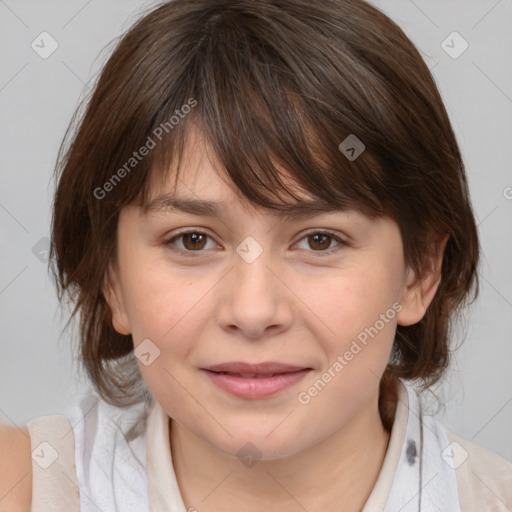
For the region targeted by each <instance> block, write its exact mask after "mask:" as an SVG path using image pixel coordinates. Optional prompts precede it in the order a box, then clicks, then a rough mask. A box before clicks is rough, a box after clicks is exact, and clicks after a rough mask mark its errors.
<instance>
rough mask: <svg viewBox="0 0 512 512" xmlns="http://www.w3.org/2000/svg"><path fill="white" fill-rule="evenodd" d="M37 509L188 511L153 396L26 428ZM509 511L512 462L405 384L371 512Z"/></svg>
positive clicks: (88, 400) (96, 401)
mask: <svg viewBox="0 0 512 512" xmlns="http://www.w3.org/2000/svg"><path fill="white" fill-rule="evenodd" d="M27 427H28V430H29V432H30V436H31V448H32V460H33V462H32V471H33V477H32V478H33V480H32V481H33V484H32V494H33V495H32V509H31V510H32V512H49V511H51V512H78V511H81V512H98V511H101V512H187V509H186V507H185V504H184V503H183V499H182V496H181V493H180V489H179V486H178V482H177V479H176V475H175V472H174V467H173V463H172V454H171V450H170V441H169V417H168V416H167V414H166V413H165V412H164V411H163V410H162V408H161V407H160V405H159V403H158V402H157V401H155V400H154V399H153V400H151V402H147V403H141V404H137V405H135V406H132V407H129V408H125V409H122V408H117V407H113V406H111V405H109V404H107V403H106V402H104V401H103V400H101V399H100V398H99V397H98V396H97V395H95V394H92V393H89V394H84V395H81V396H80V397H79V400H78V401H77V403H76V405H75V406H73V407H72V408H69V409H68V412H67V413H66V414H65V415H53V416H41V417H38V418H35V419H33V420H32V421H30V422H29V423H28V424H27ZM484 510H485V512H510V511H512V464H510V463H509V462H507V461H506V460H505V459H503V458H501V457H499V456H498V455H496V454H494V453H492V452H490V451H488V450H486V449H484V448H482V447H480V446H478V445H475V444H473V443H471V442H469V441H466V440H465V439H462V438H460V437H458V436H456V435H454V434H452V433H450V432H448V431H447V430H446V429H445V428H444V427H443V426H442V425H441V424H440V423H439V422H438V421H437V420H435V419H434V418H432V417H430V416H423V414H422V410H421V403H420V400H419V399H418V396H417V394H416V392H415V391H414V389H413V388H412V387H411V386H410V385H409V384H407V383H406V382H404V381H401V385H400V386H399V395H398V404H397V409H396V414H395V420H394V424H393V428H392V431H391V435H390V440H389V445H388V449H387V452H386V455H385V458H384V462H383V465H382V468H381V471H380V473H379V476H378V478H377V481H376V483H375V486H374V488H373V490H372V492H371V494H370V496H369V498H368V500H367V502H366V504H365V506H364V508H363V510H362V512H398V511H400V512H418V511H420V512H470V511H471V512H472V511H479V512H480V511H484Z"/></svg>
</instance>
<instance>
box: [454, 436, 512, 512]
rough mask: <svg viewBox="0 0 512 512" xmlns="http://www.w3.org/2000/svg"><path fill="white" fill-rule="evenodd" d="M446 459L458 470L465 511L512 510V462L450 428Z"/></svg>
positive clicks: (458, 483)
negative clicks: (451, 430)
mask: <svg viewBox="0 0 512 512" xmlns="http://www.w3.org/2000/svg"><path fill="white" fill-rule="evenodd" d="M446 434H447V436H448V440H449V442H450V444H449V450H448V451H447V453H446V460H447V462H448V463H449V464H450V465H452V467H453V468H454V469H455V473H456V476H457V486H458V490H459V499H460V504H461V510H462V512H466V511H469V510H486V511H487V512H502V511H503V512H505V511H510V510H511V509H512V464H511V463H510V462H508V461H507V460H505V459H504V458H502V457H500V456H499V455H497V454H496V453H494V452H492V451H490V450H487V449H486V448H484V447H482V446H480V445H477V444H475V443H472V442H471V441H468V440H466V439H464V438H462V437H460V436H458V435H456V434H454V433H453V432H450V431H449V430H446Z"/></svg>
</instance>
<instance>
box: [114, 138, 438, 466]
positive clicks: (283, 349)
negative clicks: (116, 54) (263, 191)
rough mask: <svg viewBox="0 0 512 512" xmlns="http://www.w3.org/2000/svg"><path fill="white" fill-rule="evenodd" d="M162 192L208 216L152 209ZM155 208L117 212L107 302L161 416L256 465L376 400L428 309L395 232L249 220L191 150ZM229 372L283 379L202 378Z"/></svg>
mask: <svg viewBox="0 0 512 512" xmlns="http://www.w3.org/2000/svg"><path fill="white" fill-rule="evenodd" d="M169 183H171V182H169ZM171 191H172V192H173V194H172V197H173V198H177V197H179V198H180V199H184V198H186V199H189V200H191V201H199V200H204V201H210V202H213V203H216V204H217V206H218V209H219V212H218V214H207V212H202V213H201V212H198V211H196V213H191V212H185V211H181V210H179V209H176V208H171V207H170V204H171V201H170V199H169V197H167V198H166V199H162V195H165V194H166V193H170V192H171ZM158 196H160V199H159V200H158V201H157V202H156V203H155V207H154V208H153V209H151V210H150V211H149V212H148V213H147V214H144V213H143V212H142V210H141V209H140V208H139V207H138V206H136V205H129V206H127V207H125V208H124V209H123V210H122V211H121V213H120V217H119V225H118V259H117V261H116V265H115V266H113V267H112V270H111V277H110V283H111V286H110V288H109V293H108V297H109V303H110V304H111V309H112V313H113V322H114V327H115V328H116V330H118V331H119V332H121V333H123V334H128V333H131V334H132V336H133V340H134V346H135V349H136V354H137V355H138V358H139V366H140V371H141V373H142V375H143V377H144V380H145V382H146V384H147V386H148V388H149V390H150V391H151V392H152V394H153V396H154V397H155V398H156V400H157V401H158V402H159V403H160V405H161V406H162V408H163V409H164V410H165V411H166V412H167V414H168V415H169V416H170V417H171V418H172V419H173V420H174V421H176V422H178V423H179V424H181V425H182V426H184V427H185V428H187V429H189V430H190V431H191V432H193V433H194V434H195V435H197V436H199V437H200V438H201V439H203V440H205V441H207V442H208V443H210V444H211V445H212V446H215V447H217V448H218V449H219V450H222V451H223V452H225V453H227V454H231V455H234V456H236V454H237V452H238V451H239V450H240V448H241V447H243V446H244V445H245V444H246V443H248V442H251V443H252V444H254V445H255V446H257V448H258V449H259V450H260V452H261V457H262V458H263V459H274V458H278V457H285V456H288V455H292V454H295V453H298V452H300V451H301V450H304V449H306V448H308V447H311V446H313V445H315V444H316V443H319V442H321V441H322V440H324V439H326V438H327V437H329V436H330V435H332V434H333V433H334V432H336V431H338V430H339V429H341V428H343V427H344V426H345V425H347V424H348V423H349V422H350V421H351V420H352V419H353V418H354V417H356V416H357V414H358V413H359V412H360V411H361V410H363V409H364V407H365V406H366V404H368V402H369V400H370V399H371V398H372V397H375V394H376V393H377V392H378V385H379V379H380V377H381V375H382V373H383V372H384V369H385V367H386V364H387V362H388V359H389V355H390V352H391V349H392V345H393V338H394V335H395V330H396V326H397V322H400V323H402V324H411V323H415V322H416V321H418V320H419V319H420V318H421V316H422V315H423V313H424V310H425V308H426V306H427V305H428V302H429V301H430V299H431V291H428V290H427V291H425V289H422V288H420V286H419V285H418V284H417V283H416V281H415V278H414V275H413V273H412V272H411V271H410V270H409V269H408V267H407V265H406V264H405V262H404V256H403V247H402V241H401V237H400V232H399V228H398V226H397V224H396V223H395V222H394V221H392V220H391V219H388V218H380V219H372V218H369V217H366V216H364V215H362V214H361V213H357V212H355V211H334V212H328V213H322V214H319V215H315V216H310V217H308V218H306V219H301V220H297V219H294V220H292V219H288V218H285V217H284V216H283V215H280V214H279V213H278V212H268V211H263V210H261V209H257V208H253V207H250V206H249V205H248V204H246V203H244V202H242V201H241V199H240V197H239V196H238V195H237V194H236V193H235V191H234V189H233V188H231V187H230V186H229V185H228V184H227V182H226V181H224V180H223V179H221V178H220V177H219V176H218V175H217V173H216V172H215V169H214V168H213V167H212V165H211V163H210V161H209V160H208V158H207V157H206V153H205V152H204V150H203V149H202V148H201V146H200V145H198V146H196V147H195V149H194V151H190V153H188V156H187V157H186V165H185V167H184V169H183V172H182V174H181V175H180V181H179V184H178V186H177V188H176V190H172V187H171V186H169V187H167V186H163V187H162V186H156V185H155V186H154V187H153V190H152V198H153V199H155V198H157V197H158ZM304 197H305V198H306V196H304ZM197 213H201V214H200V215H198V214H197ZM434 288H435V287H434ZM434 291H435V289H434ZM235 362H242V363H246V364H249V365H257V364H260V363H278V364H280V365H283V366H281V367H276V368H274V367H272V368H265V367H261V368H259V369H257V372H256V373H259V374H260V377H258V376H254V375H253V376H251V374H254V373H255V371H254V368H237V367H230V368H227V369H226V368H224V371H227V372H228V373H227V374H224V375H223V374H221V373H214V372H213V371H210V370H207V368H212V367H213V366H215V365H221V364H225V363H235ZM284 366H288V368H285V367H284ZM290 367H291V368H290ZM217 370H218V368H217ZM290 370H295V371H290ZM269 373H274V376H273V377H272V376H268V374H269ZM262 374H263V375H265V374H267V376H261V375H262Z"/></svg>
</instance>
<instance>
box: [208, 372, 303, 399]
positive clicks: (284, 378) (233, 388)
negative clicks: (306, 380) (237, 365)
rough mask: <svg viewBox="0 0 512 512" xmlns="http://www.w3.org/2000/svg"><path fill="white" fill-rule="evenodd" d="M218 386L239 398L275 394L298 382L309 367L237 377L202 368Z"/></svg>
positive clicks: (262, 396)
mask: <svg viewBox="0 0 512 512" xmlns="http://www.w3.org/2000/svg"><path fill="white" fill-rule="evenodd" d="M202 371H203V372H204V373H206V374H207V375H208V377H209V378H210V379H211V380H212V382H213V383H214V384H215V385H216V386H218V387H219V388H221V389H223V390H224V391H227V392H228V393H231V394H232V395H235V396H237V397H240V398H264V397H267V396H271V395H275V394H276V393H279V392H280V391H283V390H284V389H286V388H289V387H290V386H293V385H294V384H295V383H297V382H299V381H300V380H301V379H302V378H303V377H304V376H305V375H306V374H308V373H309V372H310V370H309V369H305V370H299V371H296V372H289V373H281V374H279V375H274V376H273V377H263V378H257V377H239V376H236V375H230V374H227V373H215V372H211V371H208V370H202Z"/></svg>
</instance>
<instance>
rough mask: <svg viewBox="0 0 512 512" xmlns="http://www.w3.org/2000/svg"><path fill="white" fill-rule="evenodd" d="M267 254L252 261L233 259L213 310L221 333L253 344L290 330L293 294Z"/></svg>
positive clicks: (236, 256) (235, 257)
mask: <svg viewBox="0 0 512 512" xmlns="http://www.w3.org/2000/svg"><path fill="white" fill-rule="evenodd" d="M268 253H270V251H268ZM268 253H267V251H263V252H262V253H261V254H260V255H259V256H258V257H257V258H256V259H255V260H254V261H251V260H246V259H244V258H243V257H241V256H239V255H238V254H236V255H234V257H233V260H234V267H233V269H232V271H231V272H229V274H228V275H227V276H226V278H225V279H224V280H223V283H222V287H221V288H220V295H221V297H220V301H219V307H218V310H217V315H218V322H219V325H220V326H221V328H222V329H224V330H225V331H229V332H231V333H233V332H238V333H240V335H241V336H243V337H246V338H249V339H253V340H254V339H261V338H265V337H267V336H270V335H272V336H275V335H277V334H279V333H281V332H285V331H286V330H287V329H289V328H290V326H291V324H292V322H293V310H294V308H293V303H292V300H293V294H292V293H290V291H289V288H288V287H287V286H286V284H285V283H283V277H282V275H283V273H282V272H279V266H278V264H276V263H275V262H272V261H271V260H272V259H271V258H270V255H269V254H268ZM274 267H275V268H274ZM278 276H279V277H278Z"/></svg>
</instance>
